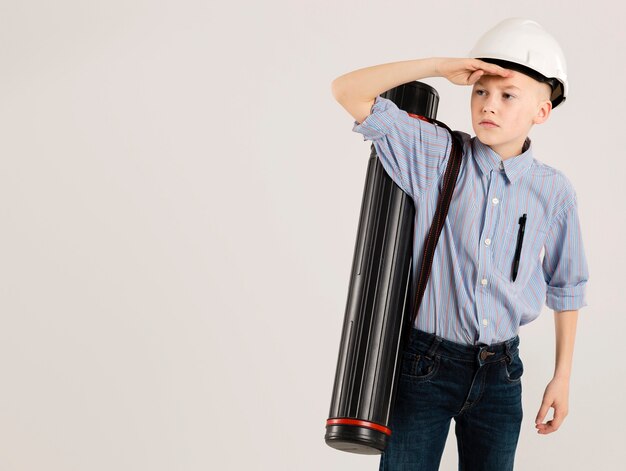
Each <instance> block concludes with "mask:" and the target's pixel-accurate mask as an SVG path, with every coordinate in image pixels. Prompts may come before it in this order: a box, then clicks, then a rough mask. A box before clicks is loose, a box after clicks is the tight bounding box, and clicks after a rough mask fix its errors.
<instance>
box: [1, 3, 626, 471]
mask: <svg viewBox="0 0 626 471" xmlns="http://www.w3.org/2000/svg"><path fill="white" fill-rule="evenodd" d="M0 6H1V14H0V25H1V27H0V64H1V66H2V72H1V74H0V133H1V134H0V136H1V137H0V165H1V168H0V215H1V223H0V224H1V225H0V229H1V230H0V250H1V252H0V290H1V291H0V470H1V471H26V470H28V471H30V470H45V471H57V470H58V471H61V470H62V471H69V470H88V471H100V470H103V471H104V470H106V471H109V470H112V469H115V470H120V471H121V470H133V471H134V470H140V469H142V470H143V469H146V470H147V469H149V470H151V471H161V470H168V471H169V470H185V471H187V470H189V471H192V470H207V469H220V470H242V469H255V470H256V469H258V470H320V469H325V470H327V469H342V470H364V469H371V470H374V469H378V457H371V456H369V457H368V456H365V457H364V456H359V455H353V454H348V453H342V452H338V451H336V450H334V449H331V448H330V447H328V446H327V445H326V444H325V443H324V439H323V436H324V424H325V420H326V418H327V414H328V408H329V406H330V398H331V390H332V383H333V379H334V374H335V366H336V360H337V352H338V347H339V339H340V334H341V326H342V321H343V315H344V309H345V303H346V297H347V289H348V281H349V275H350V269H351V263H352V256H353V250H354V243H355V237H356V231H357V224H358V216H359V210H360V204H361V198H362V194H363V183H364V179H365V172H366V164H367V160H368V158H369V148H370V142H365V141H363V139H362V137H361V136H360V135H359V134H356V133H352V132H351V129H352V123H353V120H352V117H351V116H349V115H348V114H347V112H346V111H345V110H344V109H343V108H342V107H341V106H340V105H339V104H338V103H336V102H335V101H334V99H333V97H332V95H331V92H330V83H331V81H332V80H333V79H334V78H335V77H337V76H339V75H341V74H343V73H346V72H349V71H351V70H354V69H357V68H361V67H366V66H370V65H375V64H380V63H385V62H392V61H398V60H408V59H416V58H421V57H428V56H453V57H462V56H465V55H466V54H467V52H468V51H469V49H470V48H471V46H472V45H473V43H474V42H475V41H476V40H477V39H478V37H479V36H480V34H482V32H484V31H485V30H487V29H488V28H490V27H491V26H493V25H494V24H496V23H497V22H499V21H500V20H501V19H504V18H506V17H511V16H524V17H529V18H533V19H535V20H537V21H539V22H540V23H542V24H543V25H544V26H545V27H546V28H547V29H548V30H549V31H550V32H551V33H552V34H553V35H554V36H555V37H556V38H557V39H558V40H559V41H560V43H561V45H562V47H563V49H564V50H565V53H566V56H567V59H568V71H569V76H570V97H569V98H568V101H567V103H566V104H565V105H563V107H562V108H557V109H556V110H555V111H554V113H553V115H552V117H551V118H550V120H549V121H548V122H547V123H546V124H544V125H542V126H537V127H535V129H533V131H532V134H531V138H533V139H534V141H533V142H534V146H535V147H534V149H535V155H536V157H537V158H538V159H539V160H542V161H544V162H545V163H548V164H549V165H552V166H554V167H556V168H558V169H560V170H562V171H563V172H564V173H565V174H566V175H567V176H568V177H569V178H570V180H571V181H572V183H573V184H574V186H575V188H576V191H577V194H578V200H579V214H580V218H581V223H582V226H583V236H584V243H585V246H586V251H587V257H588V262H589V268H590V274H591V277H590V281H589V284H588V291H587V296H588V302H589V306H588V307H585V308H583V309H582V310H581V311H580V314H579V323H578V334H577V340H576V350H575V354H574V364H573V373H572V378H571V391H570V414H569V416H568V417H567V418H566V420H565V422H564V424H563V425H562V427H561V429H560V430H558V431H557V432H556V433H553V434H550V435H538V434H536V432H535V427H534V418H535V416H536V414H537V412H538V410H539V406H540V404H541V398H542V395H543V391H544V388H545V386H546V385H547V384H548V382H549V380H550V379H551V375H552V373H553V368H554V353H555V345H554V318H553V314H552V311H549V310H548V309H547V308H544V312H543V314H542V316H541V317H540V318H539V319H537V320H536V321H535V322H533V323H531V324H529V325H527V326H524V327H523V328H522V330H521V331H520V337H521V355H522V358H523V359H524V364H525V373H524V379H523V401H524V423H523V425H522V432H521V436H520V443H519V447H518V454H517V460H516V469H518V470H535V469H555V470H565V469H576V470H579V469H602V470H617V469H621V467H622V466H623V462H624V460H625V459H626V453H625V451H624V437H625V433H626V430H625V429H626V426H625V425H624V423H625V420H626V413H625V412H624V406H623V398H624V387H625V383H626V379H625V374H626V369H625V367H624V363H623V362H622V359H621V357H622V354H623V350H622V348H623V344H624V341H623V338H624V335H623V332H624V328H625V327H626V309H625V308H624V303H623V301H622V299H621V298H620V296H621V295H622V294H623V293H624V286H623V280H624V277H623V273H624V268H623V267H624V266H625V265H626V257H625V255H624V240H625V237H626V221H625V218H624V214H625V212H624V200H625V196H626V195H625V188H626V185H625V184H624V173H625V170H626V165H625V163H624V147H623V145H622V144H623V136H624V129H623V113H624V110H625V109H626V101H625V98H624V97H625V93H624V90H623V89H624V83H626V66H625V63H624V60H623V58H624V49H623V46H624V44H625V43H626V34H625V33H624V29H623V24H622V19H623V18H624V11H623V10H622V8H623V7H622V6H620V5H619V4H618V3H616V2H613V1H609V0H599V1H596V2H592V3H589V2H587V3H583V4H581V5H576V6H575V5H573V4H571V3H569V2H546V1H543V0H542V1H521V2H520V1H517V2H510V1H504V2H502V1H483V2H460V1H459V2H455V3H450V2H408V1H397V2H393V3H392V2H372V1H366V0H361V1H358V2H357V1H344V2H339V3H337V2H330V1H323V0H317V1H298V2H291V1H276V0H275V1H270V2H243V3H242V2H238V3H228V4H227V3H225V2H211V1H209V2H206V1H190V0H182V1H176V2H175V1H172V0H165V1H161V2H150V1H145V0H144V1H141V0H124V1H120V0H114V1H108V2H95V1H78V0H74V1H70V0H61V1H57V2H45V1H41V0H39V1H38V0H23V1H20V2H8V1H4V2H2V3H1V4H0ZM424 81H425V82H427V83H430V84H431V85H433V86H435V88H437V90H438V91H439V93H440V95H441V102H440V107H439V113H438V118H439V119H440V120H443V121H445V122H446V123H447V124H448V125H450V126H451V127H453V128H454V129H461V130H465V131H466V132H470V133H471V132H472V130H471V121H470V114H469V90H470V89H469V87H459V86H455V85H452V84H450V83H449V82H447V81H446V80H445V79H443V78H432V79H425V80H424ZM550 415H551V413H550ZM456 463H457V457H456V440H455V438H454V431H453V429H451V431H450V435H449V437H448V444H447V447H446V450H445V453H444V456H443V461H442V467H441V469H442V470H453V469H456Z"/></svg>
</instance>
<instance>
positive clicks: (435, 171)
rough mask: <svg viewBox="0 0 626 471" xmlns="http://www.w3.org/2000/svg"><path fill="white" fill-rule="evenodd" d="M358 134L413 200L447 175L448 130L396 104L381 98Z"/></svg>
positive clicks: (358, 127) (359, 125)
mask: <svg viewBox="0 0 626 471" xmlns="http://www.w3.org/2000/svg"><path fill="white" fill-rule="evenodd" d="M352 130H353V131H354V132H358V133H360V134H362V135H363V140H364V141H365V140H371V141H372V143H373V145H374V148H375V149H376V153H377V155H378V157H379V159H380V161H381V163H382V165H383V168H384V169H385V171H386V172H387V174H389V176H390V177H391V179H392V180H393V181H394V182H395V183H396V184H397V185H398V186H400V188H402V189H403V190H404V192H405V193H407V194H409V195H410V196H411V197H412V198H414V199H415V198H419V197H421V196H422V195H423V194H424V193H425V192H426V191H428V190H429V188H430V187H431V186H432V184H433V182H435V181H437V179H438V178H439V177H440V176H441V175H442V173H443V172H444V171H445V168H446V164H447V161H448V158H449V156H450V150H451V143H452V138H451V136H450V133H449V132H448V130H447V129H445V128H443V127H440V126H436V125H434V124H432V123H429V122H427V121H424V120H422V119H419V118H413V117H411V116H409V114H408V113H407V112H406V111H404V110H401V109H399V108H398V107H397V106H396V104H395V103H394V102H393V101H391V100H389V99H387V98H383V97H381V96H377V97H376V99H375V101H374V104H373V106H372V109H371V112H370V114H369V115H368V116H367V118H366V119H365V120H363V122H362V123H359V122H358V121H354V126H353V128H352Z"/></svg>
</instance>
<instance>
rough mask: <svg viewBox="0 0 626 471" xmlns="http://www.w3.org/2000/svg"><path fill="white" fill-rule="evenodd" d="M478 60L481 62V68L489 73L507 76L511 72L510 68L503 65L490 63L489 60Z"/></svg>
mask: <svg viewBox="0 0 626 471" xmlns="http://www.w3.org/2000/svg"><path fill="white" fill-rule="evenodd" d="M479 62H481V68H483V69H484V70H485V71H486V73H487V74H489V75H501V76H502V77H508V76H510V75H511V74H512V72H511V70H510V69H505V68H504V67H500V66H499V65H496V64H492V63H491V62H485V61H481V60H480V59H479Z"/></svg>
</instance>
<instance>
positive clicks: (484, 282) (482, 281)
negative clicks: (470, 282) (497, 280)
mask: <svg viewBox="0 0 626 471" xmlns="http://www.w3.org/2000/svg"><path fill="white" fill-rule="evenodd" d="M480 284H481V285H483V286H485V285H486V284H487V278H483V279H482V280H480Z"/></svg>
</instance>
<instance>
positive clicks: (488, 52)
mask: <svg viewBox="0 0 626 471" xmlns="http://www.w3.org/2000/svg"><path fill="white" fill-rule="evenodd" d="M470 56H471V57H470V58H440V57H434V58H426V59H418V60H411V61H404V62H395V63H388V64H382V65H378V66H373V67H369V68H365V69H360V70H356V71H354V72H351V73H348V74H346V75H343V76H341V77H339V78H337V79H335V80H334V81H333V83H332V92H333V95H334V97H335V98H336V100H337V101H338V102H339V103H340V104H341V105H342V106H343V107H344V108H345V109H346V110H347V111H348V112H349V113H350V114H351V115H352V116H353V117H354V119H355V120H356V121H355V122H354V128H353V130H354V131H355V132H359V133H361V134H363V136H364V140H367V139H370V140H372V142H373V144H374V146H375V148H376V151H377V154H378V156H379V159H380V161H381V163H382V165H383V167H384V168H385V170H386V171H387V173H388V174H389V175H390V177H391V178H392V179H393V180H394V182H395V183H396V184H397V185H398V186H400V187H401V188H402V189H403V190H404V191H405V192H406V193H407V194H408V195H410V196H411V197H412V198H413V200H414V202H415V205H416V206H419V211H416V216H415V225H414V229H415V234H414V241H415V242H414V248H413V251H414V252H413V260H414V262H413V280H414V281H415V280H416V279H417V267H419V266H420V264H421V258H422V255H423V254H422V252H423V249H424V245H423V244H424V241H425V237H426V234H427V233H428V229H429V227H430V224H431V222H432V217H433V215H434V212H435V209H436V204H437V200H438V197H439V192H440V191H441V187H442V181H441V177H442V176H443V174H444V172H445V169H446V165H447V163H448V158H449V156H450V150H451V137H450V134H449V132H448V131H447V130H445V129H444V128H441V127H439V126H436V125H433V124H431V123H428V122H426V121H423V120H420V119H415V118H412V117H410V116H409V115H408V114H407V113H406V112H405V111H402V110H400V109H398V107H397V106H396V105H395V104H394V103H393V102H392V101H390V100H387V99H384V98H382V97H380V96H379V94H380V93H382V92H384V91H386V90H389V89H391V88H394V87H396V86H398V85H401V84H403V83H406V82H409V81H412V80H420V79H422V78H425V77H437V76H441V77H445V78H447V79H448V80H449V81H451V82H452V83H454V84H457V85H472V86H473V88H472V97H471V118H472V126H473V129H474V132H475V134H476V136H475V137H470V135H469V134H466V133H460V135H461V136H462V138H463V160H462V163H461V168H460V171H459V176H458V179H457V183H456V187H455V190H454V194H453V197H452V201H451V203H450V208H449V211H448V216H447V218H446V221H445V225H444V228H443V230H442V232H441V237H440V239H439V242H438V245H437V249H436V251H435V255H434V260H433V266H432V271H431V275H430V279H429V281H428V283H427V285H426V291H425V293H424V296H423V298H422V302H421V305H420V308H419V312H418V315H417V317H416V320H415V325H414V326H412V327H413V328H412V330H411V334H410V339H409V341H408V346H407V347H406V349H405V351H404V352H403V360H402V371H401V376H400V382H399V384H398V390H397V396H396V402H395V405H394V410H393V413H392V416H391V419H390V428H391V429H392V431H393V433H392V435H391V437H390V441H389V444H388V447H387V449H386V450H385V452H384V453H383V455H382V457H381V462H380V469H381V470H383V469H384V470H387V471H391V470H408V469H411V470H421V471H425V470H426V471H430V470H437V469H438V467H439V464H440V460H441V456H442V453H443V448H444V445H445V442H446V438H447V435H448V431H449V427H450V421H451V419H452V418H454V420H455V423H456V425H455V434H456V438H457V447H458V454H459V469H460V470H466V471H472V470H482V471H507V470H513V463H514V457H515V450H516V448H517V442H518V438H519V433H520V427H521V421H522V415H523V412H522V401H521V393H522V386H521V376H522V374H523V363H522V360H521V358H520V356H519V336H518V331H519V327H520V326H521V325H524V324H527V323H529V322H531V321H533V320H534V319H536V318H537V317H538V315H539V313H540V311H541V308H542V306H543V302H544V301H545V302H546V305H547V306H548V307H549V308H551V309H553V310H554V315H555V333H556V366H555V372H554V377H553V379H552V380H551V381H550V383H549V384H548V386H547V388H546V390H545V393H544V396H543V401H542V404H541V407H540V409H539V412H538V413H537V416H536V419H535V424H536V425H535V426H536V428H537V432H538V433H540V434H549V433H552V432H554V431H556V430H558V428H559V427H560V425H561V423H562V422H563V420H564V418H565V416H566V415H567V413H568V397H569V377H570V371H571V361H572V355H573V349H574V338H575V332H576V322H577V317H578V309H580V308H581V307H583V306H586V305H587V303H586V299H585V287H586V283H587V280H588V269H587V262H586V258H585V254H584V249H583V244H582V236H581V229H580V224H579V219H578V214H577V200H576V193H575V191H574V188H573V187H572V185H571V183H570V182H569V180H568V179H567V177H565V175H564V174H563V173H562V172H560V171H558V170H556V169H554V168H553V167H550V166H548V165H545V164H543V163H542V162H540V161H539V160H537V159H535V158H534V156H533V150H532V145H531V141H530V139H529V138H528V132H529V131H530V129H531V128H532V126H533V125H534V124H541V123H544V122H545V121H546V120H547V119H548V118H549V116H550V113H551V111H552V109H553V108H555V107H556V106H558V105H559V104H561V103H562V102H563V101H564V100H565V98H566V96H567V90H568V88H567V77H566V74H565V61H564V57H563V54H562V52H561V49H560V47H559V46H558V44H557V43H556V41H555V40H554V38H552V36H550V35H549V34H548V33H547V32H545V30H543V28H542V27H541V26H540V25H539V24H537V23H536V22H534V21H530V20H524V19H519V18H512V19H508V20H505V21H503V22H501V23H500V24H498V25H497V26H496V27H494V28H493V29H491V30H490V31H488V32H487V33H485V34H484V35H483V37H482V38H481V39H480V40H479V41H478V43H477V45H476V47H475V48H474V49H473V51H472V52H471V53H470ZM520 243H521V246H519V244H520ZM520 250H521V251H520ZM550 407H552V408H553V409H554V418H553V419H552V420H549V421H548V422H547V423H542V422H543V420H544V419H545V417H546V415H547V412H548V410H549V408H550Z"/></svg>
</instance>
